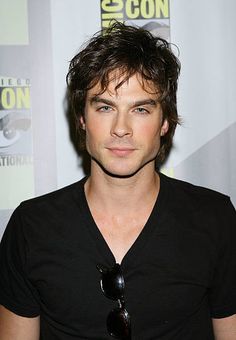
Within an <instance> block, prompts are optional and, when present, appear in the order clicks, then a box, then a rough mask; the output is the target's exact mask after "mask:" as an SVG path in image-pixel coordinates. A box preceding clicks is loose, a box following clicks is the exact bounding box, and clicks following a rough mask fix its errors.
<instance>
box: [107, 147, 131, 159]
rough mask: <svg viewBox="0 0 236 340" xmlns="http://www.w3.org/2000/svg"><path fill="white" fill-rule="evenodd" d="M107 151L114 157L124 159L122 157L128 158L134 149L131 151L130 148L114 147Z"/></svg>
mask: <svg viewBox="0 0 236 340" xmlns="http://www.w3.org/2000/svg"><path fill="white" fill-rule="evenodd" d="M108 150H109V151H110V152H111V153H112V154H114V155H116V156H120V157H122V156H123V157H124V156H128V155H130V154H131V153H132V152H134V150H135V149H132V148H120V147H119V148H116V147H113V148H108Z"/></svg>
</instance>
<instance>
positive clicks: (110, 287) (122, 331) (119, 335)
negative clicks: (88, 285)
mask: <svg viewBox="0 0 236 340" xmlns="http://www.w3.org/2000/svg"><path fill="white" fill-rule="evenodd" d="M97 269H98V270H99V272H100V273H101V274H102V275H101V279H100V285H101V290H102V292H103V294H104V295H105V296H106V297H107V298H108V299H111V300H114V301H117V302H118V307H117V308H114V309H112V310H111V311H110V313H109V314H108V316H107V330H108V333H109V334H110V335H111V336H112V337H114V338H116V339H121V340H131V322H130V315H129V313H128V312H127V310H126V309H125V301H124V290H125V281H124V277H123V274H122V271H121V267H120V265H119V264H118V263H116V264H115V265H114V266H113V267H112V268H106V267H104V266H103V265H100V264H98V265H97Z"/></svg>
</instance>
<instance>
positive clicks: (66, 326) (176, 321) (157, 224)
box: [0, 175, 236, 340]
mask: <svg viewBox="0 0 236 340" xmlns="http://www.w3.org/2000/svg"><path fill="white" fill-rule="evenodd" d="M84 182H85V179H84V180H82V181H80V182H78V183H75V184H73V185H71V186H68V187H66V188H63V189H60V190H58V191H56V192H53V193H50V194H47V195H44V196H41V197H38V198H35V199H32V200H29V201H26V202H23V203H22V204H21V205H20V206H19V207H18V208H17V209H16V210H15V212H14V213H13V215H12V217H11V219H10V222H9V224H8V226H7V228H6V231H5V233H4V236H3V239H2V242H1V247H0V303H1V304H2V305H4V306H5V307H6V308H8V309H9V310H11V311H13V312H14V313H16V314H18V315H21V316H26V317H34V316H37V315H40V322H41V337H40V339H42V340H53V339H57V340H60V339H61V340H72V339H97V340H103V339H104V340H105V339H111V337H110V336H109V335H108V334H107V330H106V318H107V315H108V313H109V312H110V311H111V310H112V309H113V308H114V307H116V305H117V303H116V302H115V301H112V300H109V299H108V298H106V297H105V296H104V295H103V293H102V292H101V289H100V282H99V281H100V273H99V272H98V270H97V268H96V264H97V263H100V264H103V265H104V266H107V267H111V266H113V265H114V263H115V258H114V256H113V254H112V252H111V251H110V249H109V247H108V245H107V244H106V242H105V240H104V238H103V237H102V235H101V233H100V231H99V229H98V228H97V226H96V224H95V222H94V220H93V218H92V215H91V213H90V211H89V207H88V205H87V202H86V198H85V194H84V189H83V187H84ZM141 204H142V202H140V205H141ZM138 211H139V207H137V214H138ZM235 244H236V213H235V210H234V208H233V206H232V204H231V203H230V200H229V198H228V197H227V196H224V195H222V194H219V193H216V192H213V191H211V190H208V189H204V188H200V187H196V186H193V185H191V184H188V183H185V182H181V181H178V180H174V179H170V178H168V177H166V176H164V175H161V186H160V193H159V195H158V198H157V201H156V203H155V206H154V208H153V211H152V213H151V215H150V217H149V219H148V221H147V223H146V225H145V226H144V228H143V230H142V232H141V233H140V235H139V237H138V238H137V239H136V241H135V242H134V244H133V246H132V247H131V248H130V250H129V251H128V252H127V254H126V255H125V257H124V259H123V261H122V263H121V268H122V271H123V274H124V278H125V285H126V286H125V301H126V308H127V310H128V312H129V314H130V316H131V322H132V340H151V339H153V340H154V339H155V340H157V339H162V340H172V339H173V340H183V339H184V340H200V339H201V340H210V339H214V336H213V331H212V323H211V318H212V317H215V318H222V317H227V316H230V315H232V314H234V313H236V247H235Z"/></svg>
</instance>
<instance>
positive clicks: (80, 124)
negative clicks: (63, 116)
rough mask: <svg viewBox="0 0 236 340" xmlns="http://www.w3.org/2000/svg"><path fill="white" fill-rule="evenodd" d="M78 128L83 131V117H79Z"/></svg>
mask: <svg viewBox="0 0 236 340" xmlns="http://www.w3.org/2000/svg"><path fill="white" fill-rule="evenodd" d="M79 126H80V128H81V129H83V130H85V119H84V117H83V116H80V117H79Z"/></svg>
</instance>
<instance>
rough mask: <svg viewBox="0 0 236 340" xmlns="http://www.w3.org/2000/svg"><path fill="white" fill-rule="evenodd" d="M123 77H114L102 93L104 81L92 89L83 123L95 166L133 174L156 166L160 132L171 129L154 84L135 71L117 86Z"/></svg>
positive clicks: (118, 174)
mask: <svg viewBox="0 0 236 340" xmlns="http://www.w3.org/2000/svg"><path fill="white" fill-rule="evenodd" d="M120 81H121V79H119V78H118V79H117V78H116V79H115V80H112V81H111V82H110V84H109V86H108V88H107V90H106V91H105V92H104V93H102V94H99V93H100V84H97V85H95V86H94V87H93V88H92V89H90V90H89V91H88V93H87V98H86V103H85V119H83V118H81V124H82V127H83V129H85V131H86V146H87V151H88V152H89V154H90V155H91V157H92V164H91V166H92V169H93V167H99V168H100V169H103V170H105V171H106V172H107V173H109V174H111V175H113V176H132V175H134V174H135V173H137V172H138V171H139V170H140V169H143V170H145V167H150V166H152V167H153V168H154V159H155V157H156V155H157V153H158V150H159V148H160V136H161V135H164V134H165V133H166V132H167V130H168V122H167V121H166V120H164V122H163V119H162V110H161V107H160V104H159V103H158V94H156V93H155V92H156V91H155V89H154V87H153V85H152V84H150V83H147V82H146V83H145V82H144V84H143V83H142V82H141V79H140V77H139V75H134V76H132V77H131V78H129V80H128V81H127V82H125V83H124V84H123V85H122V86H121V87H119V88H118V90H115V87H116V85H117V84H118V83H119V82H120ZM143 85H144V86H143Z"/></svg>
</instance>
